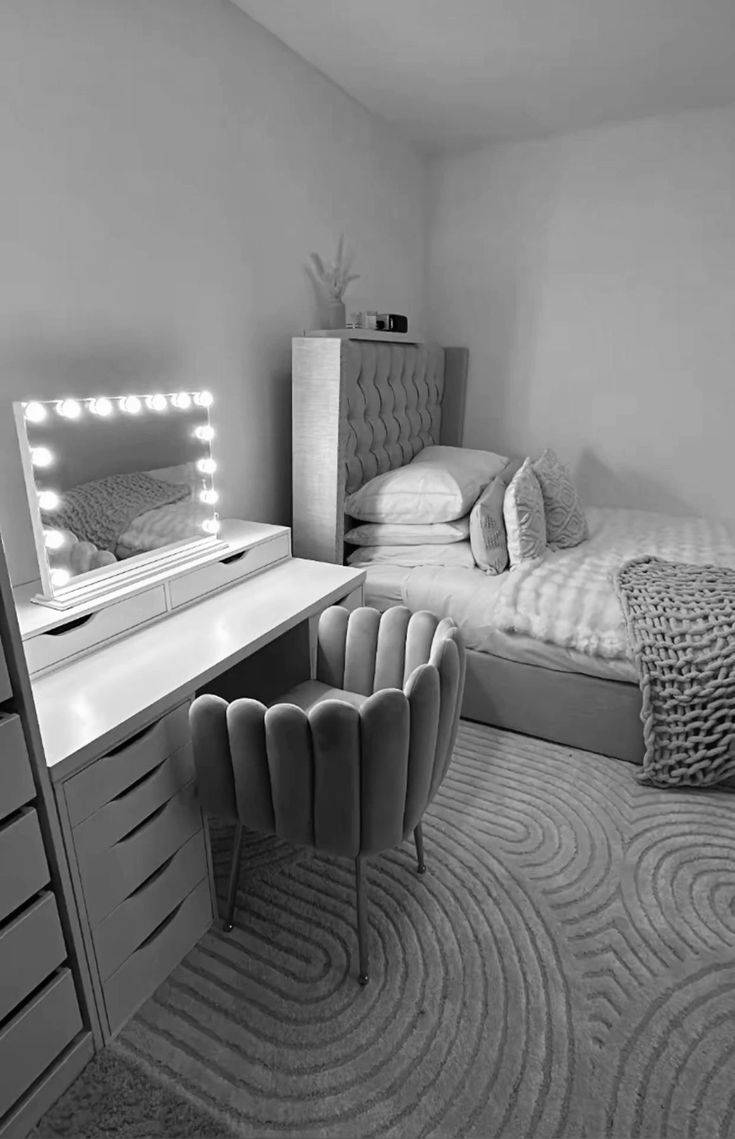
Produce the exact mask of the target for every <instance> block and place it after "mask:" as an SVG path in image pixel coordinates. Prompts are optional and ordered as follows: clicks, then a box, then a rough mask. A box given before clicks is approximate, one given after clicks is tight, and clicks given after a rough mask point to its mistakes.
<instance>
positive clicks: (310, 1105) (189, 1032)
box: [113, 722, 735, 1139]
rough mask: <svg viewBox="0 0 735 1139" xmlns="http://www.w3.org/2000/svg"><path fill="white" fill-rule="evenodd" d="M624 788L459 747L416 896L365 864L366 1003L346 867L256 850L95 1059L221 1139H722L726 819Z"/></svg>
mask: <svg viewBox="0 0 735 1139" xmlns="http://www.w3.org/2000/svg"><path fill="white" fill-rule="evenodd" d="M634 770H635V769H633V768H631V767H630V766H628V765H627V764H624V763H621V762H619V761H616V760H609V759H603V758H600V757H597V756H593V755H589V754H586V753H583V752H574V751H571V750H569V749H567V748H563V747H558V746H555V745H552V744H547V743H542V742H539V741H536V740H531V739H527V738H525V737H522V736H518V735H513V734H510V733H504V732H500V731H497V730H494V729H492V728H487V727H483V726H480V725H475V724H470V723H466V722H465V723H463V724H462V726H461V728H460V733H459V738H458V743H457V748H456V752H455V757H454V760H453V763H452V766H451V767H450V770H449V774H448V776H447V778H446V780H445V782H444V785H443V787H442V789H441V790H440V793H439V795H438V797H437V799H436V801H435V803H434V805H433V806H432V808H431V809H430V811H429V813H428V814H427V816H426V818H425V823H424V834H425V844H426V859H427V866H428V872H427V874H426V875H425V876H423V877H419V876H418V875H417V873H416V868H415V861H414V852H413V848H412V847H411V846H410V845H409V844H408V843H406V844H405V845H404V847H403V848H401V849H400V850H397V851H395V852H393V853H390V854H387V855H384V856H381V857H376V858H375V859H374V860H372V861H371V864H370V868H369V871H368V874H369V884H370V891H371V920H372V934H371V953H372V961H371V981H370V984H369V985H368V986H367V987H366V988H365V989H362V988H360V987H359V985H358V984H357V981H356V937H355V932H354V894H353V879H352V870H351V865H350V864H348V863H340V862H338V861H336V860H329V859H325V858H322V857H318V856H316V855H313V854H310V853H309V852H304V851H294V850H292V849H290V848H287V847H285V846H282V845H279V844H277V843H275V842H273V841H272V840H265V839H260V838H253V839H252V841H251V842H250V844H249V846H248V848H247V849H246V851H245V854H244V862H243V876H242V881H241V892H240V897H239V906H238V912H237V918H236V927H235V930H234V931H233V933H232V934H230V935H225V934H223V933H222V932H220V931H219V930H218V929H213V930H212V931H211V932H210V933H209V934H208V935H207V936H206V937H205V939H204V940H203V941H202V942H201V943H200V944H199V945H198V946H197V947H196V948H195V949H194V950H193V952H192V953H191V954H189V956H188V957H187V958H186V960H185V961H184V962H183V963H182V965H181V966H180V967H179V968H178V969H177V970H176V971H175V973H174V974H173V975H172V976H171V977H170V978H169V980H168V981H167V982H166V983H165V984H164V985H163V986H162V987H161V989H160V990H159V991H158V992H157V993H156V995H155V996H154V997H153V998H152V999H151V1000H150V1001H149V1002H148V1003H147V1004H146V1005H145V1006H144V1007H143V1008H142V1009H141V1010H140V1012H139V1013H138V1014H137V1015H136V1017H135V1018H134V1019H133V1020H132V1021H131V1022H130V1023H129V1024H128V1025H127V1027H126V1028H125V1030H124V1031H123V1033H122V1035H121V1036H120V1037H119V1038H118V1040H117V1042H116V1043H115V1044H114V1045H113V1047H114V1048H115V1049H116V1050H118V1052H119V1054H121V1055H122V1056H123V1057H124V1058H125V1059H126V1061H127V1062H131V1063H135V1064H138V1065H140V1066H142V1068H143V1069H144V1070H145V1072H146V1073H147V1074H148V1075H150V1074H151V1073H154V1074H155V1075H156V1078H157V1079H159V1080H161V1081H163V1082H164V1083H165V1084H170V1086H174V1084H175V1086H177V1087H179V1088H183V1089H184V1091H185V1094H186V1095H187V1096H188V1097H189V1099H190V1100H191V1102H192V1105H194V1106H195V1107H196V1109H197V1110H198V1111H204V1112H207V1113H209V1115H210V1116H211V1117H212V1118H213V1119H216V1120H217V1121H218V1122H219V1125H220V1126H221V1129H222V1134H223V1135H225V1134H232V1135H239V1136H245V1137H258V1139H268V1137H271V1136H273V1137H275V1136H281V1137H283V1136H298V1139H317V1137H319V1139H350V1137H353V1136H354V1137H358V1136H359V1137H360V1139H368V1137H384V1136H386V1137H387V1136H390V1137H396V1139H398V1137H400V1139H419V1137H424V1136H426V1137H429V1136H434V1137H459V1136H463V1137H464V1136H467V1137H470V1136H476V1137H478V1139H480V1137H482V1139H488V1137H491V1136H492V1137H494V1136H498V1137H500V1136H507V1137H512V1139H526V1137H528V1139H530V1137H537V1136H538V1137H542V1136H549V1137H551V1136H562V1137H568V1139H577V1137H582V1136H588V1137H589V1139H597V1137H602V1136H606V1137H610V1139H631V1137H633V1136H646V1137H648V1136H662V1137H663V1136H665V1137H666V1139H701V1137H705V1136H707V1137H710V1136H722V1137H724V1136H731V1135H733V1134H735V952H734V951H735V798H734V797H733V795H732V794H730V793H728V792H727V791H724V790H719V791H715V790H689V789H687V790H678V791H671V790H660V789H656V788H652V787H645V786H642V785H640V784H639V783H637V782H636V780H635V778H634V774H633V772H634ZM227 838H228V836H227V834H222V835H218V836H217V837H216V840H215V861H216V864H217V873H218V878H219V879H220V883H221V886H222V887H223V886H224V877H225V875H226V869H227V859H228V853H229V847H228V844H227V841H226V840H227ZM171 1081H173V1082H174V1084H171V1083H170V1082H171Z"/></svg>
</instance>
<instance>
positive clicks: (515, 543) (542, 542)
mask: <svg viewBox="0 0 735 1139" xmlns="http://www.w3.org/2000/svg"><path fill="white" fill-rule="evenodd" d="M503 521H504V522H505V533H506V538H507V542H508V557H509V559H510V568H511V569H516V568H518V566H521V565H523V564H524V563H528V562H533V561H538V560H540V559H541V558H543V556H544V553H545V551H546V518H545V516H544V497H543V495H542V493H541V487H540V485H539V481H538V479H537V478H536V475H535V474H534V470H533V467H532V465H531V460H530V459H526V460H525V462H524V463H523V466H522V467H521V469H520V470H519V471H518V473H517V474H516V475H514V476H513V479H512V480H511V483H510V485H509V487H508V488H507V490H506V492H505V498H504V499H503Z"/></svg>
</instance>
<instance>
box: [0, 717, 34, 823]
mask: <svg viewBox="0 0 735 1139" xmlns="http://www.w3.org/2000/svg"><path fill="white" fill-rule="evenodd" d="M35 794H36V788H35V787H34V785H33V776H32V775H31V765H30V763H29V761H28V752H27V751H26V741H25V738H24V736H23V726H22V724H21V722H20V717H19V716H0V819H4V818H5V817H6V816H7V815H10V814H12V812H13V811H16V810H17V809H18V807H22V806H23V804H24V803H27V802H28V801H29V800H30V799H32V798H33V797H34V795H35Z"/></svg>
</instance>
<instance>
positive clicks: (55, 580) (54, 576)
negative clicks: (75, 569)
mask: <svg viewBox="0 0 735 1139" xmlns="http://www.w3.org/2000/svg"><path fill="white" fill-rule="evenodd" d="M70 577H71V574H70V573H69V570H66V569H55V570H51V584H52V585H66V583H67V581H69V579H70Z"/></svg>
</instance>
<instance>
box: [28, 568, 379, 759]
mask: <svg viewBox="0 0 735 1139" xmlns="http://www.w3.org/2000/svg"><path fill="white" fill-rule="evenodd" d="M364 580H365V571H364V570H356V569H351V568H349V567H347V566H340V565H333V564H328V563H325V562H312V561H306V560H304V559H302V558H289V559H287V560H286V561H283V562H280V563H279V564H278V565H275V566H273V567H272V568H271V569H268V570H265V571H264V572H262V573H259V574H256V575H255V576H254V577H251V578H248V579H246V580H245V581H242V582H240V583H239V584H237V585H232V586H230V587H229V588H227V589H224V590H222V591H221V592H219V593H216V594H214V595H212V596H210V597H207V598H205V599H204V600H203V601H199V602H197V603H196V604H194V605H191V606H190V607H189V608H187V609H183V610H181V611H179V612H173V613H170V614H168V615H167V616H166V617H164V618H162V619H161V620H160V621H156V622H155V623H154V624H152V625H148V626H146V627H144V628H142V629H140V630H138V631H137V632H132V633H130V634H128V635H127V636H125V637H124V638H123V639H122V640H119V641H116V642H114V643H112V644H109V645H107V646H103V647H101V648H99V649H97V650H95V651H94V652H91V653H89V654H87V655H85V656H83V657H81V658H78V659H76V660H74V661H72V662H71V663H70V664H67V665H64V666H62V667H61V668H59V669H57V670H56V671H54V672H50V673H47V674H45V675H43V676H40V677H37V678H35V679H34V680H33V681H32V684H33V694H34V697H35V702H36V711H37V714H38V721H39V725H40V728H41V737H42V739H43V745H44V750H45V753H46V763H47V766H48V767H49V769H50V774H51V778H52V779H53V780H55V781H57V780H59V779H63V778H66V777H67V776H68V775H70V774H71V773H72V772H74V771H76V770H78V769H80V768H81V767H83V766H85V764H86V763H88V762H89V761H90V760H92V759H94V758H96V757H97V756H99V755H102V754H103V753H104V752H105V751H108V750H109V749H110V748H111V747H115V746H116V744H118V743H121V742H122V741H123V740H124V739H125V738H126V737H127V736H129V735H132V734H133V733H135V732H137V731H139V730H140V729H142V728H144V727H145V726H146V725H147V724H149V723H151V722H152V721H153V720H155V719H157V718H158V717H159V716H160V715H162V714H163V713H164V712H165V711H167V710H168V709H170V708H173V707H175V705H176V704H177V703H180V702H181V701H183V700H186V699H187V698H189V697H191V696H193V695H194V693H195V691H196V690H197V688H199V687H202V686H203V685H205V684H207V683H208V682H209V681H210V680H212V679H213V678H214V677H216V676H218V675H219V674H221V673H223V672H225V671H226V670H227V669H228V668H231V667H232V666H233V665H235V664H237V663H238V662H239V661H241V660H244V659H245V657H247V656H250V655H251V653H254V652H256V651H257V650H258V649H259V648H262V646H263V645H265V644H268V643H269V642H270V641H273V640H275V638H276V637H278V636H280V635H281V633H284V632H286V631H287V630H288V629H292V628H294V626H296V625H298V624H300V623H301V622H302V621H304V620H306V619H307V618H308V617H310V616H312V615H314V614H315V613H318V612H320V611H321V609H323V608H325V607H326V606H327V605H330V604H332V603H333V602H335V601H338V600H339V599H340V598H341V597H344V596H345V595H346V594H347V593H349V592H351V590H353V589H357V588H358V587H359V586H360V585H362V583H363V582H364Z"/></svg>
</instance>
